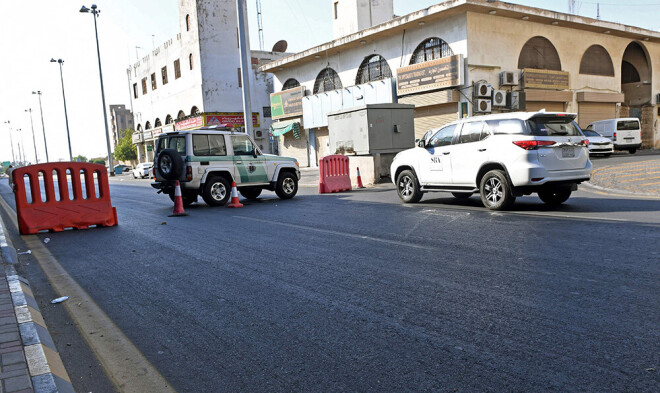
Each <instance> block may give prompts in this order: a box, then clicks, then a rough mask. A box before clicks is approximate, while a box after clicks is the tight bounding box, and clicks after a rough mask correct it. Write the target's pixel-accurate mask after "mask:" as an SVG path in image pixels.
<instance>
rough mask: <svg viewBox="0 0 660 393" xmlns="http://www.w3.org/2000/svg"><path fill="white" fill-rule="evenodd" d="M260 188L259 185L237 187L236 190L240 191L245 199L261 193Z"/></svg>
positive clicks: (254, 197)
mask: <svg viewBox="0 0 660 393" xmlns="http://www.w3.org/2000/svg"><path fill="white" fill-rule="evenodd" d="M261 191H262V188H260V187H241V188H239V189H238V192H240V193H241V195H243V196H244V197H245V198H247V199H251V200H254V199H257V198H259V195H261Z"/></svg>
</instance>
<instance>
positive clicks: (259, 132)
mask: <svg viewBox="0 0 660 393" xmlns="http://www.w3.org/2000/svg"><path fill="white" fill-rule="evenodd" d="M254 137H255V138H263V137H264V134H263V131H261V130H257V131H255V132H254Z"/></svg>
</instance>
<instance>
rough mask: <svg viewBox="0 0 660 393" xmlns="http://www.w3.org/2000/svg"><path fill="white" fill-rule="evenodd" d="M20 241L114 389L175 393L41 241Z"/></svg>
mask: <svg viewBox="0 0 660 393" xmlns="http://www.w3.org/2000/svg"><path fill="white" fill-rule="evenodd" d="M0 206H2V208H4V209H5V211H6V213H7V214H8V215H9V217H10V218H11V221H12V223H13V224H14V226H15V227H16V228H18V221H17V219H16V212H15V211H14V210H13V209H12V208H11V206H9V205H8V204H7V202H6V201H5V200H4V198H2V197H0ZM22 238H23V241H25V244H26V246H27V247H28V248H29V249H30V250H31V251H32V256H33V257H34V258H35V259H36V260H37V262H38V263H39V266H41V269H42V270H43V272H44V274H45V275H46V278H47V279H48V282H49V283H50V285H51V286H52V287H53V289H54V290H55V292H56V293H57V294H58V295H59V296H64V295H66V296H69V301H67V302H64V303H62V304H63V306H64V308H65V309H66V311H67V312H68V313H69V315H70V316H71V319H73V321H74V322H75V323H76V326H77V328H78V331H80V334H81V335H82V336H83V338H84V339H85V341H87V343H88V344H89V346H90V348H91V349H92V350H93V351H94V354H95V355H96V357H97V358H98V359H99V361H100V363H101V365H102V366H103V368H104V370H105V372H106V374H107V375H108V376H109V377H110V380H111V381H112V382H113V383H114V385H115V387H116V388H117V390H118V391H121V392H135V393H142V392H144V393H147V392H154V393H160V392H163V393H166V392H176V391H175V390H174V388H173V387H172V385H171V384H170V383H168V382H167V380H165V378H164V377H163V376H162V375H161V374H160V373H159V372H158V370H156V368H155V367H154V366H153V365H152V364H151V363H150V362H149V361H148V360H147V358H146V357H145V356H144V355H143V354H142V353H141V352H140V351H139V350H138V349H137V347H136V346H135V345H134V344H133V343H132V342H131V341H130V340H129V339H128V337H126V335H124V333H123V332H122V331H121V329H119V327H117V325H115V323H114V322H113V321H112V320H111V319H110V317H108V315H107V314H106V313H105V312H104V311H103V310H102V309H101V307H99V306H98V305H97V304H96V302H94V299H92V297H91V296H90V295H89V294H88V293H87V292H86V291H85V290H84V289H83V288H82V287H81V286H80V285H79V284H78V283H77V282H76V281H75V280H74V279H73V278H72V277H71V276H70V275H69V273H68V272H67V271H66V270H65V269H64V268H63V267H62V265H60V263H59V262H58V261H57V259H56V258H55V257H54V256H53V254H51V253H50V251H49V250H48V249H47V248H46V247H45V246H44V245H43V244H42V242H41V239H39V237H38V236H37V235H27V236H22Z"/></svg>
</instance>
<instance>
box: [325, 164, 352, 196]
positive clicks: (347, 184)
mask: <svg viewBox="0 0 660 393" xmlns="http://www.w3.org/2000/svg"><path fill="white" fill-rule="evenodd" d="M350 190H351V177H350V171H349V168H348V157H346V156H342V155H332V156H325V157H323V158H321V160H320V161H319V194H325V193H328V192H337V191H350Z"/></svg>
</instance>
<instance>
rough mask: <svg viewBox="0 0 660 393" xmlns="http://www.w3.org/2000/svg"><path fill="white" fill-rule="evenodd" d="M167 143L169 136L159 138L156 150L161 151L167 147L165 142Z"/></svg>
mask: <svg viewBox="0 0 660 393" xmlns="http://www.w3.org/2000/svg"><path fill="white" fill-rule="evenodd" d="M166 143H167V138H160V139H158V146H156V151H161V150H163V149H165V144H166Z"/></svg>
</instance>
